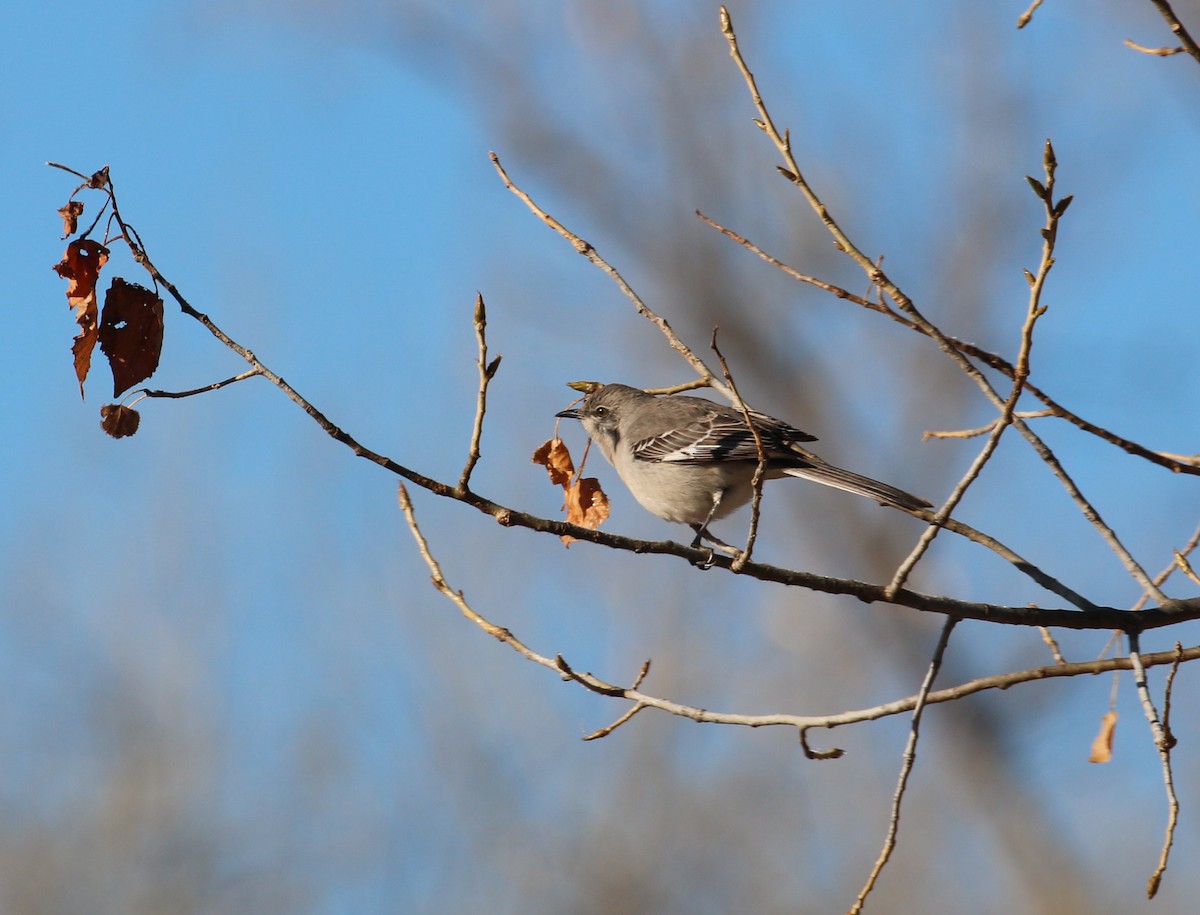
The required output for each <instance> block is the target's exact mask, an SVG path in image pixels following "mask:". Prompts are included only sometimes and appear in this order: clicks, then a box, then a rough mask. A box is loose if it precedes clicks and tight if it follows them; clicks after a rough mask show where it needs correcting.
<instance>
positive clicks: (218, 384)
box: [134, 368, 262, 398]
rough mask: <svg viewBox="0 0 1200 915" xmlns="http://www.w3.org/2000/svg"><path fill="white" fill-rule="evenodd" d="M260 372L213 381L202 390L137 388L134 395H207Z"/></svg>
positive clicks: (254, 371) (250, 371) (252, 370)
mask: <svg viewBox="0 0 1200 915" xmlns="http://www.w3.org/2000/svg"><path fill="white" fill-rule="evenodd" d="M261 374H262V371H261V370H260V369H257V368H252V369H249V370H247V371H245V372H242V373H241V374H240V375H234V376H233V377H232V378H226V379H225V380H224V381H214V382H213V383H212V384H206V385H205V386H204V387H202V388H193V389H192V390H190V391H152V390H150V388H139V389H138V390H137V391H135V392H134V393H136V394H141V395H142V397H170V398H179V397H194V396H196V395H197V394H207V393H208V392H209V391H215V390H217V389H218V388H223V387H225V386H226V385H231V384H235V383H236V382H239V381H245V380H246V379H247V378H254V377H256V376H258V375H261Z"/></svg>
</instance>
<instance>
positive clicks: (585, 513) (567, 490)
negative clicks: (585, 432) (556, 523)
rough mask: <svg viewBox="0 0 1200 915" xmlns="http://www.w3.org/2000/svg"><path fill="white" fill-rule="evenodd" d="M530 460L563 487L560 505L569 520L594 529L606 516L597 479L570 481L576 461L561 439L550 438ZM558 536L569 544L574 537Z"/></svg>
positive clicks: (557, 484) (553, 482) (604, 499)
mask: <svg viewBox="0 0 1200 915" xmlns="http://www.w3.org/2000/svg"><path fill="white" fill-rule="evenodd" d="M533 463H535V464H541V465H542V466H543V467H545V468H546V470H547V472H548V473H549V474H550V482H551V483H552V484H554V485H555V486H561V487H562V488H563V508H565V509H566V510H567V521H568V522H570V523H571V524H578V525H580V526H581V527H588V528H591V529H592V530H595V529H596V528H598V527H599V526H600V525H601V523H602V522H603V521H604V519H606V518H607V517H608V511H609V509H608V496H606V495H605V494H604V490H603V489H601V488H600V481H599V480H597V479H596V478H595V477H588V478H586V479H583V480H575V482H574V483H572V482H571V478H572V477H574V475H575V463H574V461H572V460H571V452H570V451H569V450H568V449H567V445H566V442H564V441H563V440H562V439H561V438H552V439H550V440H549V441H548V442H545V443H544V444H542V446H541V447H539V448H538V449H537V451H535V452H533ZM561 539H562V542H563V543H564V544H565V545H566V546H568V547H569V546H570V545H571V544H572V543H574V542H575V540H576V538H575V537H571V536H569V535H567V534H564V535H562V538H561Z"/></svg>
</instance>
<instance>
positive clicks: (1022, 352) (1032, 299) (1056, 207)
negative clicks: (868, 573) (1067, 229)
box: [888, 140, 1071, 592]
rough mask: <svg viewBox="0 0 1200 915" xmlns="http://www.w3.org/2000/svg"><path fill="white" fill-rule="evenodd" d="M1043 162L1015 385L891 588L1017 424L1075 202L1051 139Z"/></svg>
mask: <svg viewBox="0 0 1200 915" xmlns="http://www.w3.org/2000/svg"><path fill="white" fill-rule="evenodd" d="M1042 164H1043V168H1044V172H1045V177H1046V181H1045V184H1043V183H1042V182H1040V181H1036V180H1035V179H1033V178H1029V179H1028V181H1029V183H1030V185H1031V186H1032V187H1033V189H1034V192H1035V193H1036V194H1037V196H1038V199H1039V200H1041V202H1042V208H1043V209H1044V210H1045V213H1046V225H1045V227H1044V228H1043V229H1042V257H1041V261H1040V262H1039V264H1038V271H1037V273H1036V274H1031V273H1029V271H1028V270H1027V271H1025V275H1026V277H1028V279H1029V305H1028V307H1027V308H1026V311H1025V322H1024V324H1023V325H1022V326H1021V335H1020V344H1019V345H1018V349H1017V364H1016V368H1015V371H1014V372H1013V382H1012V389H1011V390H1010V391H1009V394H1008V396H1007V397H1006V398H1005V399H1004V403H1003V404H1001V407H1000V415H999V416H998V417H997V418H996V421H995V423H994V424H993V426H992V430H991V432H990V433H988V438H987V441H986V442H985V443H984V446H983V448H982V449H981V450H980V452H979V454H977V455H976V456H975V460H974V461H972V462H971V466H970V467H969V468H968V469H967V472H966V473H965V474H964V475H963V477H962V479H960V480H959V481H958V483H957V484H956V485H955V487H954V489H953V491H952V492H951V493H950V495H949V496H948V497H947V498H946V501H945V502H944V503H943V505H942V507H941V508H939V509H938V511H937V516H936V518H935V519H934V523H933V524H930V525H929V526H928V527H926V528H925V530H924V531H923V532H922V534H921V537H920V539H919V540H918V541H917V544H916V546H914V547H913V549H912V552H910V553H909V555H908V556H907V557H905V559H904V560H903V561H902V562H901V563H900V565H899V566H898V567H897V569H896V573H895V575H893V576H892V581H891V583H890V584H889V585H888V591H889V592H891V591H896V590H898V589H899V588H901V587H902V586H903V585H904V582H905V581H907V580H908V576H909V575H910V574H912V570H913V569H914V568H915V567H916V565H917V563H918V562H920V560H921V557H922V556H924V555H925V552H926V551H927V550H928V549H929V547H930V545H931V544H932V543H933V540H934V538H935V537H936V536H937V535H938V531H940V530H941V529H942V527H941V523H942V522H943V521H945V519H946V518H948V517H950V515H951V514H952V513H953V511H954V509H955V508H957V507H958V504H959V502H961V501H962V498H963V496H964V495H966V492H967V489H968V488H969V487H970V486H971V484H972V483H974V482H975V480H977V479H978V478H979V474H980V473H982V472H983V468H984V466H985V465H986V464H987V462H988V461H989V460H991V457H992V455H993V454H995V452H996V448H997V447H998V446H999V444H1000V438H1001V436H1002V435H1004V432H1005V431H1006V430H1007V429H1008V427H1009V426H1011V425H1012V424H1013V421H1014V412H1015V410H1016V409H1017V401H1019V400H1020V399H1021V395H1022V393H1024V390H1025V381H1026V379H1027V378H1028V377H1029V354H1030V351H1031V350H1032V349H1033V329H1034V325H1035V324H1037V321H1038V318H1040V317H1041V316H1042V315H1044V314H1045V313H1046V306H1044V305H1043V304H1042V291H1043V290H1044V289H1045V287H1046V279H1047V277H1048V276H1049V274H1050V270H1051V268H1053V266H1054V244H1055V241H1056V239H1057V238H1058V221H1059V218H1060V217H1061V216H1062V214H1063V213H1064V212H1066V209H1067V206H1069V205H1070V203H1071V198H1070V197H1064V198H1063V199H1062V200H1061V201H1058V202H1055V200H1054V173H1055V170H1056V169H1057V165H1058V163H1057V162H1056V160H1055V158H1054V148H1053V147H1052V146H1051V145H1050V141H1049V140H1047V141H1046V148H1045V152H1044V153H1043V156H1042Z"/></svg>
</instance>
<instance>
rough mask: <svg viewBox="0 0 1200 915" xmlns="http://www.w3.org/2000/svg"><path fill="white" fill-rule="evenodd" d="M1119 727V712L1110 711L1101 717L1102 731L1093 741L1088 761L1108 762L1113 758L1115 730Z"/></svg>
mask: <svg viewBox="0 0 1200 915" xmlns="http://www.w3.org/2000/svg"><path fill="white" fill-rule="evenodd" d="M1116 729H1117V713H1116V712H1108V713H1106V714H1105V716H1104V717H1103V718H1101V719H1100V733H1099V734H1097V735H1096V739H1095V740H1093V741H1092V755H1091V756H1089V757H1088V762H1094V763H1106V762H1108V761H1109V760H1111V759H1112V747H1113V731H1115V730H1116Z"/></svg>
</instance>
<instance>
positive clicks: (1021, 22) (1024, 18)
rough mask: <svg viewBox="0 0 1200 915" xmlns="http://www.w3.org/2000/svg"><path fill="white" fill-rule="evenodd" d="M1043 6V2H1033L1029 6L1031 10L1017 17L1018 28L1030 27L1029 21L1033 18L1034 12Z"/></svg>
mask: <svg viewBox="0 0 1200 915" xmlns="http://www.w3.org/2000/svg"><path fill="white" fill-rule="evenodd" d="M1041 5H1042V0H1033V2H1032V3H1031V4H1029V9H1027V10H1025V12H1023V13H1022V14H1021V15H1020V16H1018V17H1017V28H1019V29H1023V28H1025V26H1027V25H1029V20H1031V19H1032V18H1033V11H1034V10H1036V9H1037V8H1038V7H1039V6H1041Z"/></svg>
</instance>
